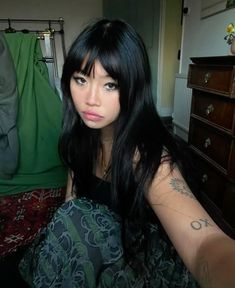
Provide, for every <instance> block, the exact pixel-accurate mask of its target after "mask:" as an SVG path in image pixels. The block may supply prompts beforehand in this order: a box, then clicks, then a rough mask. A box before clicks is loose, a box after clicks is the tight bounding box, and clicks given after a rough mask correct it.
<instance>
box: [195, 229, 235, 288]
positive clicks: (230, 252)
mask: <svg viewBox="0 0 235 288" xmlns="http://www.w3.org/2000/svg"><path fill="white" fill-rule="evenodd" d="M194 271H195V277H196V279H197V281H198V282H199V284H200V285H201V286H200V287H201V288H232V287H235V241H234V240H232V239H230V238H229V237H227V236H226V235H216V236H213V237H210V238H209V239H208V241H206V243H203V244H202V245H201V247H200V249H199V251H198V254H197V260H196V264H195V269H194Z"/></svg>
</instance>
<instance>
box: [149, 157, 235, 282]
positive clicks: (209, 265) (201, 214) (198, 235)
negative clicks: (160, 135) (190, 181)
mask: <svg viewBox="0 0 235 288" xmlns="http://www.w3.org/2000/svg"><path fill="white" fill-rule="evenodd" d="M146 197H147V200H148V202H149V204H150V205H151V207H152V209H153V210H154V212H155V214H156V215H157V216H158V218H159V219H160V221H161V223H162V225H163V227H164V228H165V230H166V232H167V234H168V236H169V237H170V239H171V241H172V243H173V245H174V246H175V248H176V250H177V251H178V253H179V255H180V256H181V258H182V260H183V261H184V263H185V265H186V266H187V267H188V269H189V270H190V271H191V273H192V274H193V275H194V277H195V278H196V280H197V281H198V283H199V284H200V286H201V288H225V287H226V288H232V287H235V241H234V240H233V239H231V238H229V237H228V236H227V235H226V234H225V233H224V232H223V231H222V230H221V229H220V228H219V227H218V226H217V225H216V223H215V222H214V221H213V220H212V218H211V217H210V216H209V215H208V213H207V212H206V211H205V209H204V208H203V207H202V206H201V205H200V203H199V202H198V201H197V199H196V198H195V197H194V195H193V193H192V192H191V190H190V189H189V187H188V185H187V184H186V182H185V180H184V179H183V177H182V175H181V173H180V171H179V169H178V168H177V167H174V168H173V169H172V168H171V167H170V164H169V162H168V161H165V162H163V163H162V164H161V165H160V167H159V169H158V171H157V173H156V175H155V178H154V180H153V182H152V184H151V186H150V189H149V191H148V193H147V195H146Z"/></svg>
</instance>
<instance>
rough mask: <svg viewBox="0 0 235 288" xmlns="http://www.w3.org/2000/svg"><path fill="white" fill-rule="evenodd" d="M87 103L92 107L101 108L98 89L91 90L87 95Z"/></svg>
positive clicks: (94, 87) (92, 88)
mask: <svg viewBox="0 0 235 288" xmlns="http://www.w3.org/2000/svg"><path fill="white" fill-rule="evenodd" d="M86 102H87V104H88V105H90V106H99V105H100V97H99V91H98V87H96V86H93V87H91V88H90V89H89V91H88V93H87V98H86Z"/></svg>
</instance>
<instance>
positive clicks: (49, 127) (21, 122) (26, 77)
mask: <svg viewBox="0 0 235 288" xmlns="http://www.w3.org/2000/svg"><path fill="white" fill-rule="evenodd" d="M4 36H5V39H6V41H7V44H8V46H9V49H10V52H11V54H12V57H13V62H14V64H15V69H16V74H17V86H18V91H19V107H18V109H19V111H18V119H17V129H18V133H19V140H20V150H19V164H18V169H17V172H16V174H15V175H14V177H13V178H12V179H10V180H4V179H0V195H9V194H15V193H20V192H25V191H30V190H32V189H36V188H57V187H63V186H65V185H66V178H67V171H66V168H65V167H64V166H63V164H62V162H61V160H60V158H59V155H58V138H59V133H60V127H61V119H62V103H61V100H60V98H59V96H58V93H57V92H56V91H55V89H53V88H52V86H51V85H50V83H49V75H48V70H47V67H46V64H45V63H44V62H43V61H40V60H41V59H42V57H43V55H42V50H41V46H40V42H39V40H38V39H37V38H36V35H35V34H32V33H27V34H24V33H21V32H19V33H5V34H4Z"/></svg>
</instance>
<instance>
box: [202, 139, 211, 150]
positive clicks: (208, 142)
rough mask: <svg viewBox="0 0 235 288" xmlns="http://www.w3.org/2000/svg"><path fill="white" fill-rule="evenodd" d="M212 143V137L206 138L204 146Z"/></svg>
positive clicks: (206, 146)
mask: <svg viewBox="0 0 235 288" xmlns="http://www.w3.org/2000/svg"><path fill="white" fill-rule="evenodd" d="M210 145H211V139H210V138H206V140H205V142H204V147H205V148H208V147H209V146H210Z"/></svg>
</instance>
